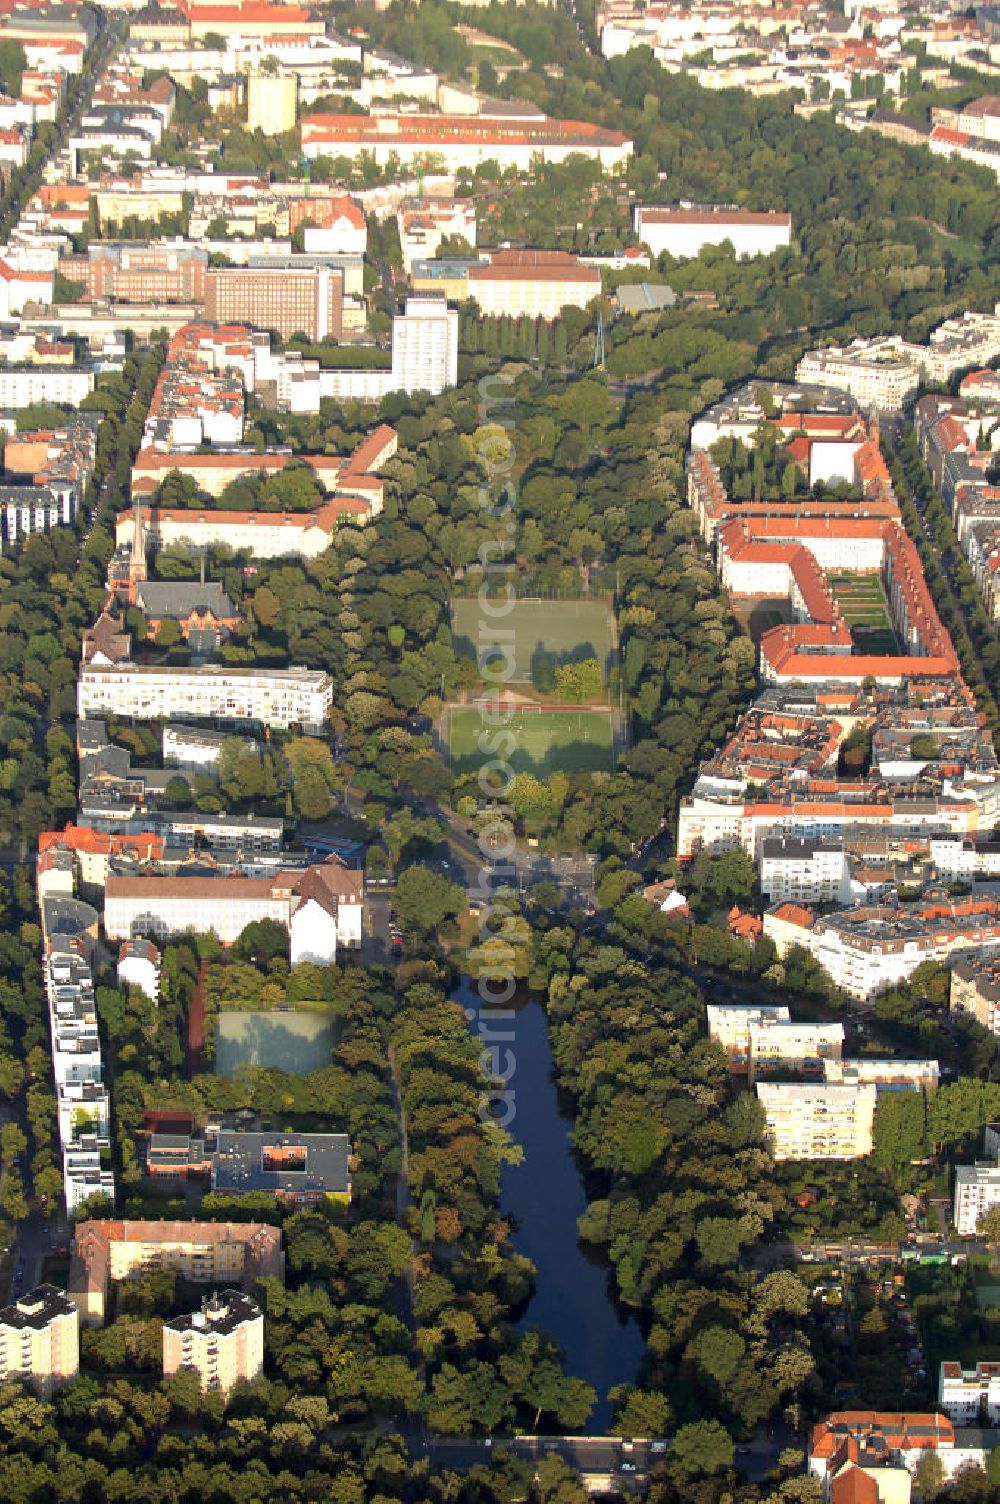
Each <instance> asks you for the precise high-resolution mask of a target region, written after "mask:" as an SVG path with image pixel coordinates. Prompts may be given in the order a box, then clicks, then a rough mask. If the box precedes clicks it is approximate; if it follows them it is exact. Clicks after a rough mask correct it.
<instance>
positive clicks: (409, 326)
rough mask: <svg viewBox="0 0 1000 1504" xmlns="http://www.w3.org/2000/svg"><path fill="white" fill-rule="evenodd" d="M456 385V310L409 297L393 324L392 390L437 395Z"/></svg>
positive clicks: (436, 301)
mask: <svg viewBox="0 0 1000 1504" xmlns="http://www.w3.org/2000/svg"><path fill="white" fill-rule="evenodd" d="M457 384H458V310H457V309H455V308H449V307H448V305H447V303H446V301H445V300H444V298H437V297H425V298H422V297H412V298H407V300H406V310H405V312H404V314H403V315H402V317H401V318H400V317H397V318H395V319H393V321H392V390H393V391H399V392H430V394H431V395H432V396H437V395H438V394H439V393H441V392H443V391H445V390H446V389H447V388H448V387H453V386H456V385H457Z"/></svg>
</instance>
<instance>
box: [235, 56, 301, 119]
mask: <svg viewBox="0 0 1000 1504" xmlns="http://www.w3.org/2000/svg"><path fill="white" fill-rule="evenodd" d="M298 103H299V81H298V78H297V76H296V75H295V73H294V72H292V71H291V69H284V68H279V69H277V70H276V71H273V72H265V70H264V69H263V68H254V69H253V70H252V71H251V73H250V74H249V76H248V78H247V130H248V131H263V132H264V135H265V136H281V135H283V134H284V132H285V131H291V130H294V129H295V115H296V111H297V109H298Z"/></svg>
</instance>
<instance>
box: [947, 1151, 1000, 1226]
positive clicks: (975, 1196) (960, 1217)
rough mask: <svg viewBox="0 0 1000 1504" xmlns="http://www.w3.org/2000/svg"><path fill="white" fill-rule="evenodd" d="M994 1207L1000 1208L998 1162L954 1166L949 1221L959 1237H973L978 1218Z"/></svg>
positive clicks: (984, 1161)
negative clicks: (953, 1190)
mask: <svg viewBox="0 0 1000 1504" xmlns="http://www.w3.org/2000/svg"><path fill="white" fill-rule="evenodd" d="M994 1206H1000V1165H998V1163H997V1160H996V1159H990V1160H977V1161H976V1163H975V1164H973V1165H956V1166H955V1197H954V1202H953V1205H952V1221H953V1222H954V1224H955V1231H956V1232H957V1233H958V1234H959V1236H960V1237H963V1238H971V1237H974V1236H975V1234H976V1232H977V1231H978V1230H979V1223H980V1221H981V1219H982V1218H983V1217H984V1216H985V1215H986V1213H987V1212H988V1211H990V1209H991V1208H992V1207H994Z"/></svg>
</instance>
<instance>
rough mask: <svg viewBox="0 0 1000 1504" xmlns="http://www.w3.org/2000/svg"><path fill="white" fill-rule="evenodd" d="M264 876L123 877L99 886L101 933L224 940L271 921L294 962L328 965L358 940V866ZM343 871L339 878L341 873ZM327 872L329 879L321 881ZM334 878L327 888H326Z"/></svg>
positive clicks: (114, 937) (360, 912) (227, 942)
mask: <svg viewBox="0 0 1000 1504" xmlns="http://www.w3.org/2000/svg"><path fill="white" fill-rule="evenodd" d="M335 869H336V870H333V869H331V867H330V866H329V865H323V866H319V867H313V868H309V869H308V870H307V871H305V872H299V871H295V872H285V871H281V870H279V871H276V872H274V873H273V874H272V875H269V876H266V877H242V876H237V877H198V876H188V877H158V876H151V877H147V876H143V877H121V876H118V875H116V874H114V873H112V874H111V875H110V876H109V877H108V881H107V885H106V887H105V891H104V931H105V934H106V935H107V937H108V939H109V940H123V941H126V942H128V941H133V940H134V939H135V938H136V937H139V936H147V935H155V936H156V938H157V940H162V939H166V938H168V937H169V936H171V935H182V934H184V933H185V932H187V931H192V932H194V933H195V934H212V935H215V936H216V937H217V939H219V940H220V941H221V942H222V944H223V945H232V944H233V943H234V941H236V940H238V939H239V937H240V935H241V934H242V933H243V931H244V930H245V929H246V927H247V925H248V924H254V923H258V922H260V921H261V920H267V919H269V920H273V921H274V923H276V924H280V925H282V926H283V927H284V928H285V929H287V930H288V931H289V935H290V940H291V960H292V964H293V965H294V964H295V963H296V962H297V961H312V962H313V963H314V964H315V965H318V966H329V965H331V964H332V962H333V961H334V960H335V959H336V954H337V947H338V945H343V946H345V947H347V948H348V949H357V947H358V946H360V944H361V935H362V922H363V912H364V897H363V880H362V876H361V874H360V872H353V871H350V872H348V871H346V870H345V869H341V868H340V867H339V866H338V865H337V864H335ZM342 871H343V880H341V878H340V873H341V872H342ZM325 876H329V879H330V881H329V882H328V881H325V880H324V878H325ZM330 882H332V885H333V886H332V888H331V886H330Z"/></svg>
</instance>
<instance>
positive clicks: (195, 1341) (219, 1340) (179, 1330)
mask: <svg viewBox="0 0 1000 1504" xmlns="http://www.w3.org/2000/svg"><path fill="white" fill-rule="evenodd" d="M183 1368H190V1369H193V1370H194V1372H195V1373H196V1374H197V1375H198V1377H199V1379H200V1380H201V1387H202V1389H204V1390H206V1391H207V1392H208V1393H210V1394H221V1395H222V1398H223V1399H224V1400H227V1399H228V1398H229V1396H230V1394H231V1393H232V1391H233V1389H235V1387H236V1385H237V1384H252V1383H253V1382H254V1380H255V1379H259V1378H260V1376H261V1374H262V1373H263V1372H264V1316H263V1313H262V1312H261V1309H260V1307H259V1306H258V1305H257V1303H256V1301H253V1300H251V1299H250V1297H249V1295H244V1294H243V1292H242V1291H240V1290H222V1291H219V1292H216V1293H215V1294H213V1295H211V1296H210V1297H208V1298H206V1299H205V1300H204V1301H202V1305H201V1310H200V1311H193V1312H192V1313H191V1314H190V1315H187V1316H175V1317H174V1318H173V1319H172V1320H171V1321H167V1322H164V1325H163V1376H164V1378H169V1377H170V1375H171V1374H175V1373H177V1372H178V1371H179V1370H180V1369H183Z"/></svg>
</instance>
